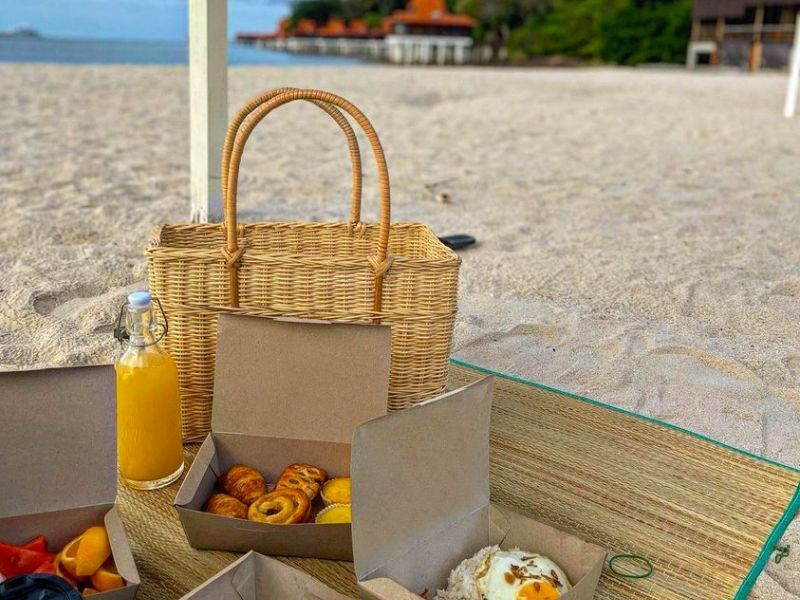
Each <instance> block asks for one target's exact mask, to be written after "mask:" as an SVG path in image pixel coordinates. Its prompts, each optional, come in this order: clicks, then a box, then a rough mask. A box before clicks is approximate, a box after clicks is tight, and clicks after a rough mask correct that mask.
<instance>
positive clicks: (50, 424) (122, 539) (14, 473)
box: [0, 365, 139, 600]
mask: <svg viewBox="0 0 800 600" xmlns="http://www.w3.org/2000/svg"><path fill="white" fill-rule="evenodd" d="M0 414H2V415H3V418H2V432H1V433H0V489H2V493H0V540H2V541H4V542H8V543H11V544H23V543H25V542H26V541H28V540H29V539H31V538H32V537H34V536H36V535H44V536H45V537H46V538H47V544H48V549H50V550H58V549H60V548H61V547H63V546H64V545H65V544H66V543H67V542H69V541H70V540H71V539H73V538H75V537H76V536H78V535H80V534H81V533H83V531H84V530H85V529H87V528H88V527H90V526H92V525H100V524H105V526H106V529H107V530H108V537H109V540H110V542H111V550H112V552H113V555H114V562H115V563H116V565H117V569H118V570H119V573H120V575H122V576H123V577H124V578H125V580H126V582H127V585H126V586H125V587H124V588H120V589H118V590H113V591H110V592H104V593H102V594H99V595H97V596H94V597H96V598H108V599H109V600H128V599H130V598H133V597H134V595H135V594H136V590H137V589H138V587H139V574H138V572H137V571H136V565H135V564H134V562H133V556H132V554H131V550H130V546H129V545H128V540H127V537H126V535H125V529H124V527H123V525H122V520H121V519H120V516H119V512H118V510H117V508H116V506H115V499H116V493H117V437H116V432H117V423H116V378H115V374H114V367H113V366H111V365H103V366H98V367H78V368H62V369H43V370H35V371H19V372H11V373H0Z"/></svg>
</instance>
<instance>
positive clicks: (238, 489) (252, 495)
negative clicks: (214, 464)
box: [219, 465, 267, 505]
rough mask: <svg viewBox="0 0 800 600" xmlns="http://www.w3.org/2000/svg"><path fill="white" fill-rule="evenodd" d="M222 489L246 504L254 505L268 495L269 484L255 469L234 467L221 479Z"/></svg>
mask: <svg viewBox="0 0 800 600" xmlns="http://www.w3.org/2000/svg"><path fill="white" fill-rule="evenodd" d="M219 485H220V487H221V488H222V489H223V490H224V491H225V492H226V493H228V494H230V495H231V496H233V497H234V498H236V499H237V500H239V501H241V502H244V503H245V504H248V505H249V504H252V503H253V502H254V501H255V500H256V499H257V498H259V497H261V496H263V495H264V494H266V493H267V482H266V481H265V480H264V477H263V476H262V475H261V473H259V472H258V471H256V470H255V469H254V468H253V467H248V466H245V465H233V466H232V467H231V468H230V469H228V470H227V471H225V473H223V475H222V477H220V478H219Z"/></svg>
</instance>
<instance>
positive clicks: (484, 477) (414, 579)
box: [351, 378, 605, 600]
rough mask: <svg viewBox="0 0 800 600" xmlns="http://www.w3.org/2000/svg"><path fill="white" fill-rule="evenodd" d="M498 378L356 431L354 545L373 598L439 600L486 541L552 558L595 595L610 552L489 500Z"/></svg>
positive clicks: (574, 598)
mask: <svg viewBox="0 0 800 600" xmlns="http://www.w3.org/2000/svg"><path fill="white" fill-rule="evenodd" d="M491 397H492V383H491V379H488V378H487V379H484V380H481V381H479V382H476V383H474V384H472V385H470V386H467V387H466V388H462V389H460V390H456V391H455V392H451V393H449V394H445V395H444V396H441V397H439V398H438V399H435V400H431V401H428V402H426V403H424V404H421V405H419V406H416V407H413V408H409V409H407V410H404V411H400V412H396V413H393V414H391V415H388V416H386V417H384V418H381V419H375V420H373V421H370V422H368V423H364V424H362V425H361V426H359V427H358V428H357V429H356V431H355V433H354V435H353V459H352V466H351V477H352V480H353V498H352V499H353V548H354V555H355V571H356V577H357V579H358V584H359V587H360V588H361V590H362V592H363V594H364V595H365V596H366V597H367V598H373V599H378V600H412V599H417V600H418V599H419V598H420V597H421V595H422V594H426V596H427V598H433V596H434V594H435V593H436V590H438V589H443V588H444V587H446V584H447V578H448V576H449V574H450V571H451V570H452V569H453V568H455V567H456V566H457V565H458V564H459V563H460V562H461V561H462V560H463V559H465V558H469V557H471V556H473V555H474V554H475V553H476V552H477V551H478V550H480V549H481V548H483V547H485V546H489V545H493V544H499V545H500V546H501V547H502V548H504V549H511V548H516V547H519V548H521V549H523V550H525V551H529V552H533V553H539V554H544V555H546V556H548V557H550V558H551V559H552V560H554V561H555V562H556V564H558V565H559V566H561V568H562V569H563V570H564V571H565V572H566V574H567V576H568V578H569V580H570V582H571V583H572V584H573V586H574V587H573V588H572V590H570V591H569V592H567V593H566V594H564V595H563V596H561V598H562V600H589V599H591V598H592V597H593V596H594V592H595V588H596V587H597V581H598V579H599V578H600V573H601V571H602V568H603V564H604V562H605V551H604V550H603V549H602V548H600V547H598V546H595V545H593V544H589V543H586V542H584V541H582V540H580V539H579V538H576V537H575V536H572V535H570V534H568V533H565V532H563V531H559V530H557V529H554V528H552V527H549V526H547V525H544V524H542V523H539V522H537V521H535V520H534V519H531V518H530V517H527V516H525V515H523V514H520V513H517V512H515V511H512V510H510V509H507V508H504V507H500V506H494V505H491V504H490V501H489V421H490V414H491Z"/></svg>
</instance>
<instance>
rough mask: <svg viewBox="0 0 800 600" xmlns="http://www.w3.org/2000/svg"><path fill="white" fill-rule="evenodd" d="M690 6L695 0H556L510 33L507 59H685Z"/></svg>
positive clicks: (633, 61) (629, 61)
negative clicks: (557, 57)
mask: <svg viewBox="0 0 800 600" xmlns="http://www.w3.org/2000/svg"><path fill="white" fill-rule="evenodd" d="M691 9H692V0H554V2H553V4H552V6H551V8H550V10H549V11H547V12H546V13H544V14H541V15H537V16H534V17H529V18H528V19H526V20H525V23H524V24H523V25H522V26H521V27H519V28H517V29H516V30H514V31H513V32H512V33H511V36H510V37H509V40H508V51H509V57H510V58H511V59H512V60H523V59H526V58H530V57H535V56H550V55H563V56H571V57H578V58H582V59H593V60H603V61H606V62H614V63H619V64H626V65H635V64H639V63H642V62H683V60H684V58H685V55H686V54H685V53H686V43H687V41H688V39H689V33H690V30H691Z"/></svg>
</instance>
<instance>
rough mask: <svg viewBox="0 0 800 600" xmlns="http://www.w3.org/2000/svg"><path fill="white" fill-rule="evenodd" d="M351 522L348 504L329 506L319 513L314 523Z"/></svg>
mask: <svg viewBox="0 0 800 600" xmlns="http://www.w3.org/2000/svg"><path fill="white" fill-rule="evenodd" d="M352 520H353V517H352V513H351V511H350V505H349V504H331V505H330V506H327V507H325V508H323V509H322V510H321V511H319V514H318V515H317V518H316V519H314V522H315V523H351V522H352Z"/></svg>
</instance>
